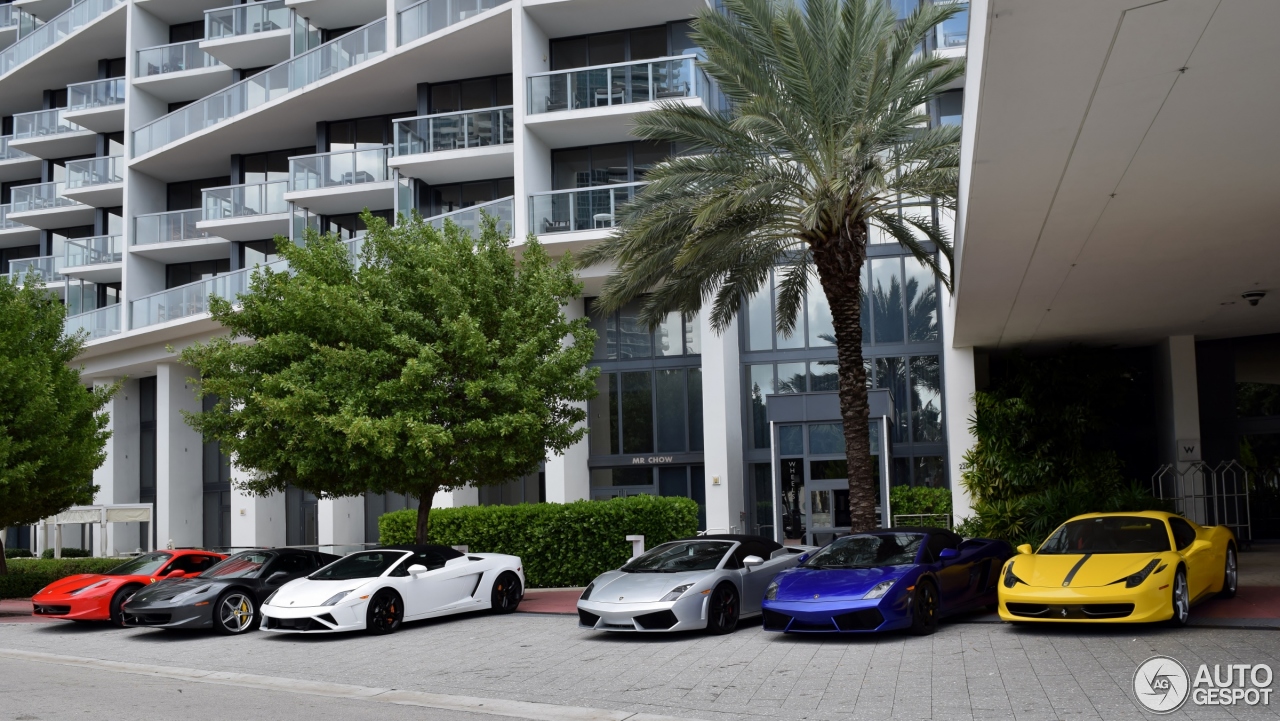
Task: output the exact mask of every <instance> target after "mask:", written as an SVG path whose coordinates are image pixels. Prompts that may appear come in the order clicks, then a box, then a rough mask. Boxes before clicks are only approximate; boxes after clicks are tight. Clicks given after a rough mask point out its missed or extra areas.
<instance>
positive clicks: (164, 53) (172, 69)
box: [138, 40, 222, 78]
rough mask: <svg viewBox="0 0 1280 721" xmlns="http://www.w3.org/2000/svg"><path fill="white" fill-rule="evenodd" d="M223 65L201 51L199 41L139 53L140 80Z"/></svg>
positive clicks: (157, 47) (161, 46)
mask: <svg viewBox="0 0 1280 721" xmlns="http://www.w3.org/2000/svg"><path fill="white" fill-rule="evenodd" d="M221 64H222V61H220V60H218V59H217V58H215V57H213V56H212V55H210V54H209V53H206V52H205V51H203V50H201V49H200V41H199V40H189V41H187V42H185V43H173V44H172V45H158V46H156V47H154V48H147V49H146V50H139V51H138V77H140V78H149V77H152V76H155V75H168V74H169V73H180V72H182V71H184V70H199V69H200V68H212V67H214V66H217V65H221Z"/></svg>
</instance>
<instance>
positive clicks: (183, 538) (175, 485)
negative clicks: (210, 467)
mask: <svg viewBox="0 0 1280 721" xmlns="http://www.w3.org/2000/svg"><path fill="white" fill-rule="evenodd" d="M194 372H195V371H193V370H192V369H190V368H188V367H186V366H184V365H181V364H179V363H161V364H159V365H158V366H156V534H157V535H156V543H157V545H159V547H161V548H164V547H166V546H167V545H168V544H169V542H170V541H172V542H173V545H174V547H175V548H183V547H192V546H201V545H203V544H204V474H203V468H202V458H203V456H202V449H203V445H202V442H201V439H200V434H199V433H196V432H195V430H193V429H192V428H191V426H188V425H187V423H186V420H185V419H184V418H183V417H182V411H187V412H188V413H199V412H200V400H199V399H198V398H196V394H195V390H194V389H193V388H192V387H191V386H190V384H188V383H187V378H188V377H189V376H190V375H193V374H194Z"/></svg>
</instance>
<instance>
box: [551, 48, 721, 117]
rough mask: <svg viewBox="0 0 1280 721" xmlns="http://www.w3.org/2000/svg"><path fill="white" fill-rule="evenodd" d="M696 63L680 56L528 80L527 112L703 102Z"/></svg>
mask: <svg viewBox="0 0 1280 721" xmlns="http://www.w3.org/2000/svg"><path fill="white" fill-rule="evenodd" d="M696 59H697V58H696V56H693V55H682V56H680V57H675V58H657V59H654V60H646V61H643V62H638V63H618V64H616V65H598V66H596V67H590V68H574V69H573V70H558V71H556V72H551V73H540V74H538V75H533V76H531V77H530V78H529V112H530V114H538V113H551V112H556V111H558V110H581V109H584V108H600V107H606V106H609V105H627V104H630V103H644V102H649V101H651V100H675V99H678V98H692V97H704V96H705V95H706V93H707V90H708V87H709V86H710V81H708V80H707V77H706V75H705V74H704V73H703V72H702V71H701V70H699V69H698V67H697V65H695V64H694V61H695V60H696Z"/></svg>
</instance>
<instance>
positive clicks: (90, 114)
mask: <svg viewBox="0 0 1280 721" xmlns="http://www.w3.org/2000/svg"><path fill="white" fill-rule="evenodd" d="M128 85H129V84H128V82H127V81H126V80H125V79H124V78H107V79H105V80H93V81H91V82H87V83H76V84H75V85H68V86H67V109H66V111H65V112H64V113H63V119H64V120H65V121H67V122H69V123H75V124H76V125H78V126H80V127H82V128H87V129H89V130H92V131H93V132H95V133H118V132H120V131H121V130H124V94H125V88H126V87H128Z"/></svg>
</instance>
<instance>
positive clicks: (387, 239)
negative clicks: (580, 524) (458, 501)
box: [182, 214, 596, 542]
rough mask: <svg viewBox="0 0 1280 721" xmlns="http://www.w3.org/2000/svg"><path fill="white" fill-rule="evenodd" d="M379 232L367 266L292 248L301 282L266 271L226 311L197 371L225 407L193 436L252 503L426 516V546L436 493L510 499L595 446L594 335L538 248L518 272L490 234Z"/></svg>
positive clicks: (328, 252)
mask: <svg viewBox="0 0 1280 721" xmlns="http://www.w3.org/2000/svg"><path fill="white" fill-rule="evenodd" d="M365 222H366V223H367V224H368V225H369V232H368V235H367V236H366V237H365V238H364V241H363V248H362V249H361V250H360V251H359V255H358V258H357V256H356V255H355V253H354V252H352V251H351V250H349V249H348V246H347V245H346V244H344V243H342V242H341V241H339V240H338V239H337V238H336V237H334V236H330V235H325V236H321V235H317V234H315V233H309V234H308V236H307V242H306V244H305V245H303V246H298V245H294V244H292V243H288V242H285V241H283V240H280V241H279V244H280V254H281V256H283V257H284V258H285V259H286V260H287V261H288V263H289V267H290V270H289V271H288V272H272V271H271V270H270V269H266V268H264V269H261V270H258V271H255V272H254V275H253V278H252V281H251V286H250V292H249V293H248V294H246V295H244V296H242V297H241V301H242V306H243V308H242V309H241V310H234V309H233V308H232V305H231V303H229V302H226V301H217V300H214V301H211V313H212V315H213V318H214V319H215V320H217V321H218V322H220V323H222V325H223V326H225V327H226V328H227V329H228V330H230V331H231V332H230V334H228V335H227V336H223V337H219V338H215V339H213V340H211V341H209V342H208V343H204V344H197V345H193V346H190V347H189V348H187V349H186V350H185V351H183V354H182V358H183V361H184V362H186V363H188V364H189V365H191V366H192V367H193V368H195V369H196V370H197V371H198V372H199V374H200V378H199V380H198V381H197V382H198V384H199V392H200V394H201V395H202V396H205V395H212V396H214V397H216V398H217V399H218V401H217V403H216V405H215V406H214V407H213V409H212V410H210V411H208V412H205V413H200V414H192V415H190V416H188V422H189V423H190V424H191V425H192V426H193V427H194V428H196V429H197V430H199V431H200V432H201V433H202V434H203V435H204V437H205V438H206V439H208V440H217V441H219V442H220V443H221V444H222V448H223V449H224V451H225V452H227V453H229V454H231V456H232V458H233V459H234V461H233V462H234V463H235V464H236V465H237V466H239V467H241V468H244V469H247V470H249V471H250V472H251V473H252V477H251V479H250V480H249V481H247V482H246V484H245V486H246V487H247V488H248V489H249V490H251V491H253V492H255V493H260V494H266V493H271V492H275V491H282V490H284V488H285V487H286V486H287V485H293V486H296V487H298V488H301V489H304V490H307V491H310V492H312V493H315V494H316V495H318V496H321V497H341V496H352V495H356V494H359V493H363V492H365V491H371V492H374V493H384V492H394V493H403V494H405V495H408V496H412V497H415V498H417V499H418V500H419V506H418V526H417V538H418V541H419V542H425V541H426V540H427V538H428V536H429V528H428V523H429V512H430V510H431V503H432V499H433V497H434V496H435V494H436V492H438V491H448V490H453V489H457V488H461V487H463V486H465V485H468V484H470V485H488V484H495V483H502V482H504V481H508V480H510V479H512V478H515V477H517V476H520V475H522V474H525V473H528V472H530V471H532V470H533V469H535V468H536V467H537V464H538V462H539V461H541V460H542V459H543V458H545V457H546V454H547V451H548V450H550V451H563V450H564V449H566V448H568V447H569V446H570V445H572V444H573V443H576V442H577V441H579V440H581V439H582V437H583V435H584V434H585V433H586V430H585V427H584V424H583V421H585V420H586V412H585V411H584V410H582V408H581V407H580V405H578V404H581V403H582V402H584V401H586V400H589V399H590V397H591V396H592V395H593V394H594V390H595V375H596V372H595V371H594V370H592V369H588V368H587V362H588V361H589V360H590V359H591V354H592V345H593V343H594V341H595V334H594V333H593V332H592V331H591V330H590V328H588V327H587V321H586V320H585V319H580V320H575V321H569V320H567V319H566V318H565V316H564V314H563V312H562V310H561V306H562V305H563V304H565V303H566V302H568V301H569V300H570V299H571V298H573V297H575V296H576V295H577V294H578V293H579V292H580V286H579V285H578V284H577V283H576V281H575V279H574V277H573V272H572V268H571V261H568V260H567V259H566V260H564V261H561V262H559V263H555V262H552V261H551V259H550V258H548V256H547V254H546V253H545V251H544V250H543V249H542V247H541V246H540V245H539V244H538V243H537V241H536V239H533V238H530V239H529V241H528V243H527V245H526V246H525V248H524V251H523V253H522V256H521V260H520V262H519V263H518V264H517V262H516V260H515V257H514V255H513V254H512V252H511V251H510V250H509V249H508V247H507V245H508V239H507V238H506V237H505V236H504V235H503V234H500V233H499V232H498V230H497V227H496V225H495V223H494V222H493V221H492V219H489V221H488V222H486V223H485V225H484V228H483V230H482V232H481V234H480V237H479V239H478V240H474V241H473V239H472V238H471V237H470V236H469V235H468V234H467V233H466V232H465V231H463V230H461V229H459V228H458V227H457V226H454V225H452V224H450V225H449V227H448V228H446V229H445V230H444V231H443V232H441V231H438V230H437V229H435V228H433V227H431V226H429V225H427V224H424V223H423V222H422V221H421V219H419V218H417V217H415V218H413V219H410V220H406V221H404V222H403V223H402V224H401V225H398V226H396V227H389V226H388V225H387V223H385V222H384V221H381V220H378V219H375V218H373V217H372V216H370V215H368V214H366V215H365ZM246 340H248V341H252V342H251V343H246V342H244V341H246Z"/></svg>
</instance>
